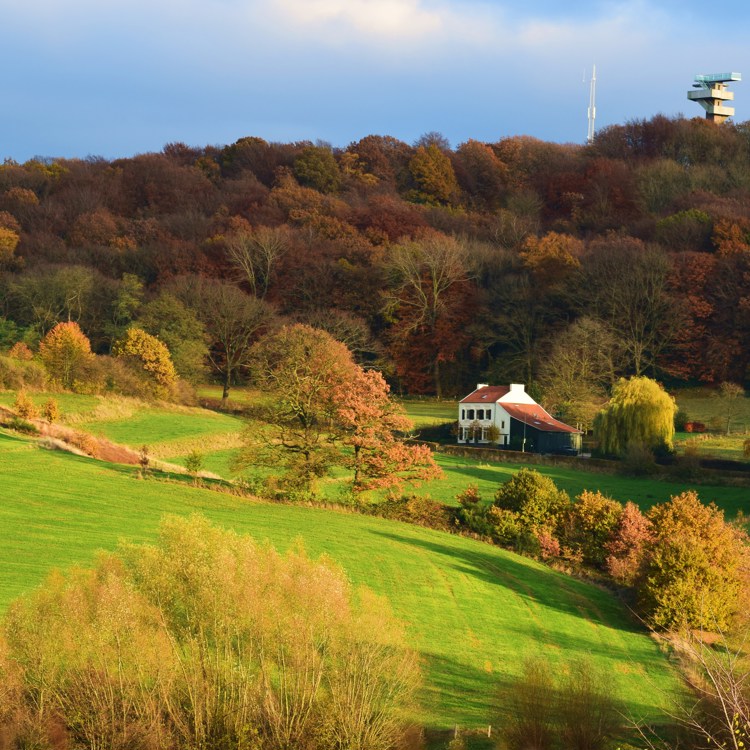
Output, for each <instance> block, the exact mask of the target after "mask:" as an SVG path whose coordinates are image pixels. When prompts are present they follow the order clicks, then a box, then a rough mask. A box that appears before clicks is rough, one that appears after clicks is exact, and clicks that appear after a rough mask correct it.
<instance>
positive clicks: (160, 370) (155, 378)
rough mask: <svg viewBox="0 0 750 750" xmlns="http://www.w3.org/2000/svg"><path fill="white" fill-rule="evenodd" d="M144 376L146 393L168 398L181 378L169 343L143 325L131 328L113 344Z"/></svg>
mask: <svg viewBox="0 0 750 750" xmlns="http://www.w3.org/2000/svg"><path fill="white" fill-rule="evenodd" d="M112 354H113V355H114V356H115V357H118V358H122V359H124V360H125V361H126V363H127V364H128V365H130V367H131V369H132V370H133V371H134V372H135V373H137V374H138V375H140V376H141V377H142V378H143V381H144V385H145V394H144V395H152V396H154V397H156V398H167V397H168V396H169V395H170V392H171V390H172V388H173V386H174V385H175V384H176V382H177V372H176V371H175V369H174V364H172V357H171V355H170V354H169V349H167V347H166V345H165V344H164V343H163V342H161V341H159V339H157V338H156V336H152V335H151V334H150V333H146V332H145V331H144V330H143V329H141V328H130V329H128V331H126V333H125V335H124V336H123V337H122V338H121V339H120V340H119V341H117V342H116V343H115V345H114V347H113V348H112Z"/></svg>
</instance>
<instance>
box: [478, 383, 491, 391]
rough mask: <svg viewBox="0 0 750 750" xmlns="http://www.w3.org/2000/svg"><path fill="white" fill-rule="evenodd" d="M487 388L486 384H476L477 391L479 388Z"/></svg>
mask: <svg viewBox="0 0 750 750" xmlns="http://www.w3.org/2000/svg"><path fill="white" fill-rule="evenodd" d="M488 387H489V386H488V385H487V383H477V390H479V389H480V388H488Z"/></svg>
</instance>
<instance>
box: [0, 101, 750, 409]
mask: <svg viewBox="0 0 750 750" xmlns="http://www.w3.org/2000/svg"><path fill="white" fill-rule="evenodd" d="M748 290H750V123H740V124H731V123H730V124H726V125H723V126H716V125H714V124H713V123H711V122H708V121H705V120H701V119H692V120H687V119H670V118H666V117H663V116H656V117H654V118H652V119H650V120H647V121H631V122H628V123H626V124H623V125H616V126H611V127H609V128H607V129H605V130H603V131H601V132H600V133H599V134H597V137H596V139H595V141H594V142H593V143H592V144H590V145H586V146H582V145H572V144H566V145H561V144H556V143H548V142H543V141H539V140H536V139H533V138H530V137H523V136H521V137H509V138H503V139H501V140H499V141H498V142H496V143H480V142H478V141H473V140H469V141H467V142H465V143H462V144H460V145H458V146H457V147H455V148H451V146H450V144H449V143H448V142H447V141H446V140H445V139H444V138H443V137H442V136H441V135H440V134H437V133H429V134H426V135H424V136H423V137H422V138H420V139H419V141H418V142H416V143H415V144H413V145H409V144H407V143H403V142H401V141H398V140H396V139H394V138H391V137H388V136H377V135H371V136H367V137H365V138H363V139H361V140H360V141H358V142H356V143H352V144H350V145H349V146H348V147H346V148H343V149H340V148H332V147H330V146H329V145H327V144H323V143H317V144H312V143H309V142H303V143H288V144H283V143H267V142H265V141H264V140H261V139H260V138H255V137H246V138H242V139H240V140H238V141H237V142H236V143H234V144H232V145H229V146H226V147H219V146H208V147H205V148H194V147H189V146H187V145H184V144H181V143H171V144H169V145H167V146H165V147H164V149H163V150H162V152H160V153H151V154H143V155H139V156H135V157H133V158H127V159H118V160H115V161H107V160H104V159H101V158H96V157H91V158H88V159H86V160H67V159H41V158H40V159H36V160H31V161H29V162H26V163H24V164H18V163H15V162H12V161H6V162H5V163H4V164H2V165H0V305H1V307H0V349H1V348H7V347H8V346H10V345H11V344H13V343H14V342H17V341H19V340H24V341H26V342H27V343H28V344H29V345H30V346H31V347H32V348H34V347H35V346H36V344H38V342H39V340H40V339H41V338H42V337H43V336H44V335H45V334H46V333H47V332H48V331H49V330H50V329H51V328H52V327H53V326H54V325H55V324H56V323H58V322H60V321H75V322H77V323H78V324H79V325H80V327H81V329H82V331H84V332H85V334H86V336H87V337H88V338H89V339H90V341H91V345H92V348H93V350H94V351H95V352H97V353H99V354H109V353H111V352H112V347H113V345H114V343H115V342H116V341H117V340H118V339H119V338H120V337H121V336H122V335H123V333H124V332H125V331H126V330H127V329H128V328H130V327H131V326H132V325H133V323H134V322H137V323H138V325H139V327H140V328H142V329H143V330H145V331H147V332H149V333H151V334H153V335H156V336H158V337H159V338H160V339H161V340H163V341H165V343H167V345H168V346H169V348H170V350H171V352H172V357H173V360H174V363H175V367H176V368H177V371H178V373H179V374H180V375H181V376H182V377H183V378H184V379H186V380H188V381H190V380H193V381H196V382H198V381H200V380H202V379H205V377H206V375H207V374H208V373H207V372H206V370H205V369H204V368H205V367H206V366H207V364H206V363H210V365H211V367H212V369H213V370H214V373H213V375H214V376H215V377H217V378H218V379H220V381H221V382H223V383H224V384H225V385H226V388H227V389H229V388H231V387H232V385H233V384H234V383H235V382H239V381H240V380H241V379H242V377H243V352H244V351H245V349H246V348H247V346H246V345H249V344H251V343H252V342H253V341H254V340H256V339H257V338H258V337H259V336H260V335H261V334H262V333H263V332H264V331H266V330H268V329H269V328H272V327H274V326H276V325H277V324H278V322H279V321H296V322H301V323H306V324H309V325H312V326H314V327H316V328H321V329H324V330H326V331H328V332H329V333H330V334H332V335H333V336H334V337H335V338H337V339H338V340H340V341H342V342H343V343H345V344H346V345H347V346H348V347H349V348H350V349H351V350H352V352H353V353H354V355H355V357H356V359H357V361H358V362H360V363H361V364H364V365H366V366H375V367H377V368H378V369H380V370H381V371H382V372H383V373H384V375H385V376H386V378H387V380H388V381H389V382H390V384H391V386H392V388H393V390H394V391H396V392H398V393H401V394H434V395H437V396H438V397H441V396H455V395H458V394H462V393H465V392H468V390H470V389H471V387H473V386H474V385H475V383H476V382H477V380H479V379H481V380H484V381H485V382H499V383H507V382H511V381H517V382H523V383H527V384H529V388H530V390H531V391H532V392H534V393H535V394H536V395H537V396H538V397H539V398H542V399H543V400H544V403H545V405H546V406H547V407H548V408H551V409H557V411H558V413H560V407H561V406H562V405H567V406H566V408H568V409H569V410H572V411H573V412H575V413H568V414H565V415H564V416H566V417H567V418H569V419H577V420H578V421H583V422H585V421H587V418H588V416H589V415H590V414H591V413H592V412H591V405H593V404H595V403H596V402H597V401H598V400H600V398H601V396H602V395H603V394H604V393H605V392H606V391H607V389H608V388H609V386H611V384H612V383H614V382H615V380H616V379H617V378H619V377H620V376H627V375H641V374H646V375H650V376H655V377H658V378H659V379H660V380H662V381H663V382H670V383H673V384H675V385H677V384H680V383H696V382H705V383H720V382H724V381H733V382H738V383H745V382H747V379H748V364H749V361H748V360H749V359H750V348H748V347H747V346H743V343H742V342H743V341H746V340H747V335H748V331H749V330H750V291H748ZM232 318H236V319H239V321H240V323H241V325H240V328H242V331H243V332H244V333H243V335H244V337H245V338H244V344H243V341H242V340H240V341H237V340H235V339H233V338H232V335H230V334H229V333H227V332H228V330H229V329H230V328H231V324H232V320H231V319H232ZM234 322H235V323H236V320H235V321H234Z"/></svg>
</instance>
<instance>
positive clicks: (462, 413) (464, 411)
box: [461, 409, 466, 419]
mask: <svg viewBox="0 0 750 750" xmlns="http://www.w3.org/2000/svg"><path fill="white" fill-rule="evenodd" d="M461 419H466V409H461Z"/></svg>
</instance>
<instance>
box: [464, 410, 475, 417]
mask: <svg viewBox="0 0 750 750" xmlns="http://www.w3.org/2000/svg"><path fill="white" fill-rule="evenodd" d="M466 416H467V417H468V418H469V419H474V409H469V411H468V412H467V415H466Z"/></svg>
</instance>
